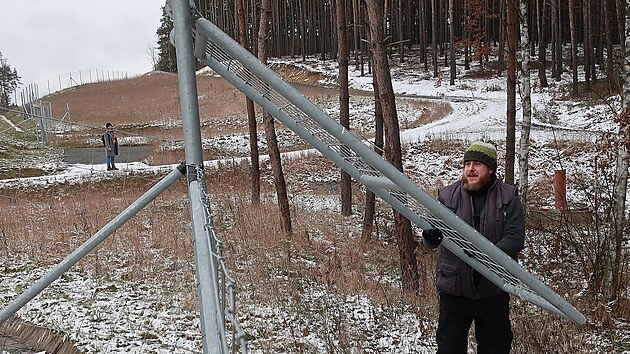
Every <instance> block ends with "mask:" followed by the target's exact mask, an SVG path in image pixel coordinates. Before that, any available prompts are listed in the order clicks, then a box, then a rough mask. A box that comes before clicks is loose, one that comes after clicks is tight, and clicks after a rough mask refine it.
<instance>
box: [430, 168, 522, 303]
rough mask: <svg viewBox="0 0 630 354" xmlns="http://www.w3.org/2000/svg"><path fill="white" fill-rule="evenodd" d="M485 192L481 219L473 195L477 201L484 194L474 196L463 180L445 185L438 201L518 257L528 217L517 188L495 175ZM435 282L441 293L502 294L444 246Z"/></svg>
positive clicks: (507, 251) (465, 294) (494, 242)
mask: <svg viewBox="0 0 630 354" xmlns="http://www.w3.org/2000/svg"><path fill="white" fill-rule="evenodd" d="M478 193H479V192H477V194H478ZM482 193H485V203H484V204H483V208H482V209H481V210H480V213H479V215H478V218H474V216H473V205H474V204H473V203H474V202H473V197H474V198H475V199H476V200H477V201H478V200H479V197H482V198H483V195H481V196H480V195H474V194H475V192H472V193H471V192H469V191H467V190H466V189H465V188H464V185H463V182H462V181H461V180H460V181H458V182H456V183H453V184H451V185H448V186H446V187H444V188H442V189H441V190H440V191H439V201H440V202H441V203H442V204H444V206H446V207H447V208H449V209H451V210H452V211H453V212H454V213H455V214H457V216H459V217H460V218H461V219H462V220H464V221H465V222H467V223H468V224H469V225H471V226H473V227H474V228H475V229H476V230H477V231H478V232H479V233H481V234H482V235H484V236H485V237H486V238H487V239H488V240H489V241H490V242H492V243H493V244H495V245H496V246H497V247H498V248H499V249H501V250H502V251H503V252H505V253H506V254H508V255H509V256H510V257H512V258H514V259H516V256H517V254H518V252H520V251H521V250H522V249H523V248H524V246H525V217H524V214H523V207H522V205H521V201H520V197H519V196H518V190H517V189H516V188H515V187H513V186H510V185H508V184H505V183H503V182H501V181H498V180H496V178H495V179H493V181H492V182H490V187H489V188H486V189H484V190H483V191H482ZM482 200H483V199H482ZM475 221H477V222H475ZM436 283H437V288H438V290H439V291H441V292H445V293H448V294H451V295H456V296H464V297H467V298H471V299H481V298H485V297H490V296H495V295H499V294H501V293H503V291H502V290H501V289H499V288H498V287H497V286H495V285H494V284H493V283H492V282H490V281H489V280H487V279H486V278H484V277H483V276H481V275H480V274H479V273H477V272H476V271H474V269H473V268H472V267H470V266H469V265H468V264H466V263H465V262H464V261H462V260H461V259H459V257H457V256H456V255H455V254H453V253H452V252H450V251H449V250H447V249H446V248H445V247H444V246H440V255H439V257H438V262H437V280H436Z"/></svg>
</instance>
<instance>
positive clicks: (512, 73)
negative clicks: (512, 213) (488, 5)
mask: <svg viewBox="0 0 630 354" xmlns="http://www.w3.org/2000/svg"><path fill="white" fill-rule="evenodd" d="M506 15H507V28H506V30H507V41H508V43H507V111H506V118H507V127H506V135H505V182H506V183H508V184H514V159H515V153H516V151H515V150H516V46H517V43H516V34H517V33H516V32H517V28H516V18H517V15H516V0H507V13H506Z"/></svg>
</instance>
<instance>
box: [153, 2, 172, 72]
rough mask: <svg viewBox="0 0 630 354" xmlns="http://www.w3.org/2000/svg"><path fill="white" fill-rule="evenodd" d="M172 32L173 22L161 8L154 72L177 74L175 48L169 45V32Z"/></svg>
mask: <svg viewBox="0 0 630 354" xmlns="http://www.w3.org/2000/svg"><path fill="white" fill-rule="evenodd" d="M172 30H173V20H172V19H171V17H170V16H169V15H168V13H167V12H166V8H165V7H164V6H162V18H161V19H160V27H159V28H158V29H157V31H156V32H157V36H158V60H157V62H156V64H155V67H154V68H153V69H154V70H159V71H167V72H171V73H174V72H177V56H176V54H175V47H173V45H172V44H171V39H170V35H171V31H172Z"/></svg>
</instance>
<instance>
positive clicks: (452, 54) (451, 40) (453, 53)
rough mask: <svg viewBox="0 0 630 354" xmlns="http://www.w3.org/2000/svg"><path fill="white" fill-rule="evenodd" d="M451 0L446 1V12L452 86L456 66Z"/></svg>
mask: <svg viewBox="0 0 630 354" xmlns="http://www.w3.org/2000/svg"><path fill="white" fill-rule="evenodd" d="M453 2H454V1H453V0H449V2H448V7H449V9H448V13H449V22H450V24H449V27H450V37H451V38H450V43H451V44H450V46H451V48H450V49H451V58H450V64H451V75H450V76H451V78H450V82H449V83H450V85H451V86H454V85H455V76H456V75H457V67H456V66H455V7H454V6H453Z"/></svg>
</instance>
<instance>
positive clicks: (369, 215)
mask: <svg viewBox="0 0 630 354" xmlns="http://www.w3.org/2000/svg"><path fill="white" fill-rule="evenodd" d="M376 80H377V78H376V75H372V85H373V87H374V123H375V125H376V127H375V132H374V151H376V153H377V154H379V155H383V110H382V108H381V101H380V100H379V96H380V95H379V92H378V84H377V82H376ZM375 208H376V196H375V195H374V192H372V191H371V190H369V189H366V191H365V213H364V215H363V230H362V232H361V239H363V240H369V239H371V238H372V234H373V233H374V215H376V211H375Z"/></svg>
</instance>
